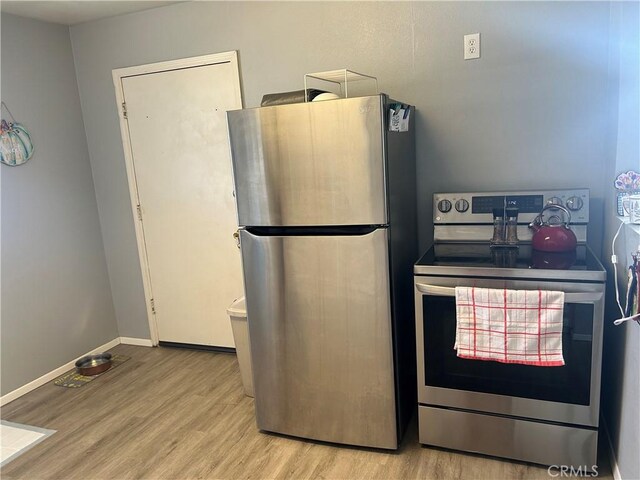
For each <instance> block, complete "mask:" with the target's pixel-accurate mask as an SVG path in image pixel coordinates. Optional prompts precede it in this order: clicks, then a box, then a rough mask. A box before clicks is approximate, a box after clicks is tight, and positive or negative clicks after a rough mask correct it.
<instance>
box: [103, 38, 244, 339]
mask: <svg viewBox="0 0 640 480" xmlns="http://www.w3.org/2000/svg"><path fill="white" fill-rule="evenodd" d="M216 63H230V64H231V66H232V68H234V70H235V72H236V79H237V83H236V85H235V93H236V97H237V98H238V100H239V104H240V106H241V108H242V92H241V89H240V71H239V69H238V53H237V52H236V51H231V52H223V53H214V54H212V55H202V56H198V57H190V58H181V59H179V60H170V61H167V62H158V63H150V64H147V65H137V66H134V67H126V68H116V69H114V70H113V71H112V75H113V85H114V87H115V91H116V105H117V108H118V117H119V119H120V135H121V136H122V146H123V147H124V161H125V165H126V169H127V180H128V183H129V196H130V199H131V213H132V214H133V219H134V222H133V223H134V226H135V231H136V241H137V243H138V257H139V258H140V269H141V270H142V284H143V287H144V296H145V304H146V307H147V319H148V321H149V333H150V335H151V343H152V344H153V346H157V345H158V341H159V335H158V324H157V323H156V317H155V311H154V306H153V303H152V299H153V290H152V285H151V276H150V271H149V262H148V257H147V247H146V244H145V238H144V228H143V226H142V217H141V215H140V211H139V206H140V199H139V196H138V184H137V180H136V171H135V168H134V164H133V151H132V149H131V138H130V136H129V124H128V120H127V117H126V109H125V105H124V89H123V86H122V79H123V78H126V77H132V76H137V75H145V74H150V73H159V72H165V71H167V70H178V69H182V68H190V67H201V66H205V65H212V64H216Z"/></svg>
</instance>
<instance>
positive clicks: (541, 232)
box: [529, 204, 578, 261]
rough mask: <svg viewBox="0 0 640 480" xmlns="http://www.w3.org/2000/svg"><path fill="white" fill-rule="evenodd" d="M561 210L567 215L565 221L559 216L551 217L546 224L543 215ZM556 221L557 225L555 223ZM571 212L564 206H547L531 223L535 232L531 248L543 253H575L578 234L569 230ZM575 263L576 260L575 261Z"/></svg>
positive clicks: (530, 226) (531, 227)
mask: <svg viewBox="0 0 640 480" xmlns="http://www.w3.org/2000/svg"><path fill="white" fill-rule="evenodd" d="M550 209H553V210H560V211H562V212H564V214H565V215H566V219H565V220H563V219H562V218H560V216H559V215H555V214H554V215H551V217H549V220H547V221H546V222H545V221H544V220H543V219H542V214H543V213H544V212H545V211H546V210H550ZM554 221H555V223H553V222H554ZM570 222H571V212H569V210H568V209H567V208H565V207H563V206H562V205H551V204H549V205H545V207H544V208H543V209H542V211H541V212H540V213H539V214H538V216H537V217H536V218H535V219H534V220H533V222H531V224H530V225H529V228H530V229H532V230H533V232H534V233H533V238H532V239H531V246H532V247H533V249H534V250H538V251H541V252H556V253H557V252H571V251H573V252H574V256H575V249H576V246H577V245H578V240H577V239H576V234H575V233H573V231H572V230H571V229H570V228H569V223H570ZM574 261H575V260H574Z"/></svg>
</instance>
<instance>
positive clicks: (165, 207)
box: [114, 62, 244, 347]
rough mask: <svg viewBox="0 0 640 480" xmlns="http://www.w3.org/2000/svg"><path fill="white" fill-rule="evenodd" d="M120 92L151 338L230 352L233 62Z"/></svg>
mask: <svg viewBox="0 0 640 480" xmlns="http://www.w3.org/2000/svg"><path fill="white" fill-rule="evenodd" d="M114 78H115V76H114ZM121 85H122V91H121V94H122V99H123V101H124V103H125V105H126V119H125V120H124V121H123V122H124V124H126V126H127V128H128V137H129V143H130V157H131V158H130V160H131V163H132V166H133V177H134V181H135V188H136V190H137V197H138V201H139V204H140V212H141V215H140V218H139V221H140V222H141V223H140V225H139V228H138V229H137V230H138V236H139V237H140V235H142V237H143V242H144V243H143V245H142V246H143V250H146V264H147V268H148V278H147V283H148V284H149V285H146V287H147V289H150V290H151V292H152V293H151V295H152V296H153V302H152V303H151V309H152V311H154V316H155V322H156V324H157V333H158V339H159V340H160V341H166V342H179V343H187V344H198V345H210V346H218V347H233V346H234V342H233V335H232V331H231V324H230V321H229V318H228V317H227V313H226V308H227V307H228V306H229V305H230V304H231V303H232V302H233V300H234V299H235V298H237V297H239V296H242V295H243V292H244V289H243V284H242V269H241V263H240V253H239V250H238V249H237V247H236V242H235V240H234V239H233V233H234V232H235V230H236V228H237V226H236V223H237V216H236V207H235V202H234V198H233V181H232V173H231V159H230V157H229V146H228V135H227V123H226V112H227V110H233V109H238V108H242V101H241V98H240V90H239V79H238V70H237V64H235V63H232V62H223V63H216V64H208V65H200V66H192V67H187V68H173V69H167V70H165V71H155V72H150V73H141V74H135V75H131V76H125V77H121ZM116 89H117V88H116ZM125 133H126V132H125ZM125 148H126V142H125ZM130 181H131V175H130ZM132 198H135V197H133V194H132ZM140 227H141V228H140ZM139 240H140V239H139ZM139 244H140V241H139ZM141 254H143V255H144V252H141ZM141 263H142V264H143V266H144V263H145V262H144V260H143V261H142V262H141Z"/></svg>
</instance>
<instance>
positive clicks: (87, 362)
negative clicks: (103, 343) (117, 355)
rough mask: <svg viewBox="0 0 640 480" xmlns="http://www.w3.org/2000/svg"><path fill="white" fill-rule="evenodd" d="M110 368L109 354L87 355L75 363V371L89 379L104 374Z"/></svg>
mask: <svg viewBox="0 0 640 480" xmlns="http://www.w3.org/2000/svg"><path fill="white" fill-rule="evenodd" d="M110 368H111V354H110V353H99V354H97V355H87V356H86V357H82V358H81V359H80V360H78V361H77V362H76V369H77V370H78V373H79V374H80V375H86V376H87V377H91V376H93V375H98V374H99V373H102V372H106V371H107V370H109V369H110Z"/></svg>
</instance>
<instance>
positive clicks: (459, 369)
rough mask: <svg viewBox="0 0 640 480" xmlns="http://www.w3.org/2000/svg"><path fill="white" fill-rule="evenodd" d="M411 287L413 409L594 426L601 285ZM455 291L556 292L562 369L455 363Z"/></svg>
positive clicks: (481, 282) (426, 283) (473, 282)
mask: <svg viewBox="0 0 640 480" xmlns="http://www.w3.org/2000/svg"><path fill="white" fill-rule="evenodd" d="M414 283H415V295H416V303H415V304H416V343H417V356H418V401H419V403H420V404H424V405H431V406H440V407H451V408H460V409H468V410H474V411H481V412H488V413H496V414H504V415H512V416H517V417H524V418H532V419H540V420H547V421H555V422H563V423H571V424H575V425H585V426H591V427H597V426H598V412H599V398H600V363H601V358H602V321H603V313H604V310H603V309H604V302H603V298H604V285H603V284H598V283H564V282H545V281H535V280H529V281H528V280H500V279H495V280H494V279H474V278H447V277H430V276H416V277H415V282H414ZM455 286H475V287H484V288H500V289H502V288H508V289H513V290H537V289H540V290H561V291H564V292H565V307H564V320H563V323H564V325H563V356H564V360H565V365H564V366H562V367H537V366H530V365H518V364H504V363H499V362H492V361H482V360H469V359H462V358H458V357H457V356H456V351H455V350H454V348H453V346H454V342H455V330H456V301H455V288H454V287H455Z"/></svg>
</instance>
